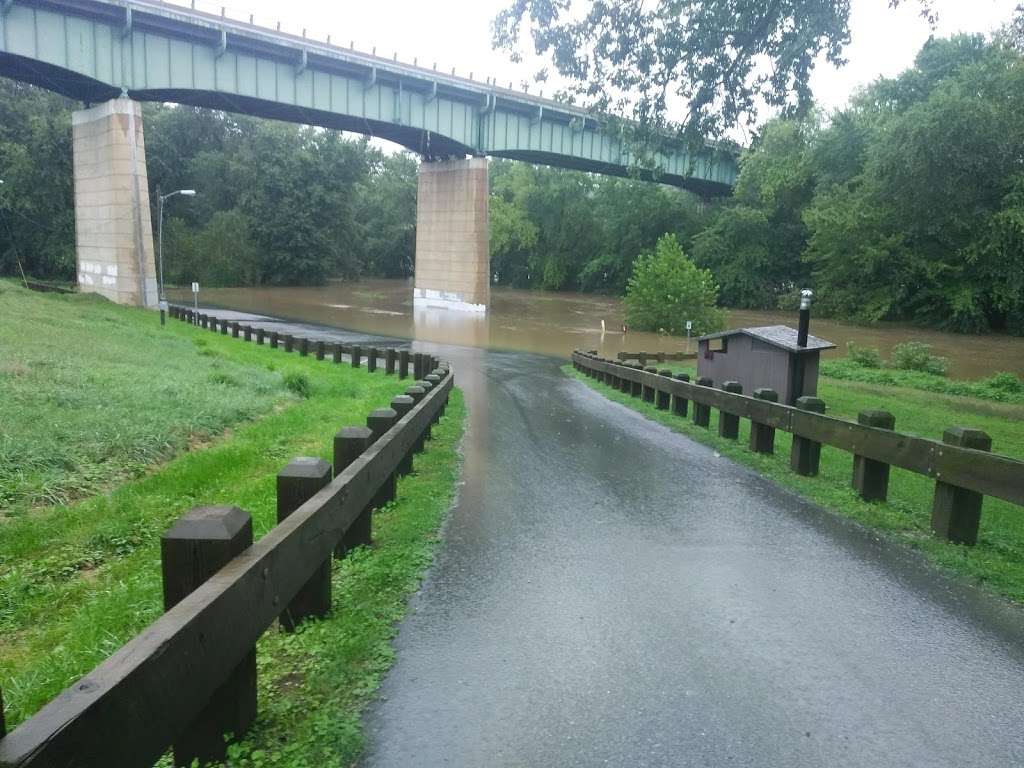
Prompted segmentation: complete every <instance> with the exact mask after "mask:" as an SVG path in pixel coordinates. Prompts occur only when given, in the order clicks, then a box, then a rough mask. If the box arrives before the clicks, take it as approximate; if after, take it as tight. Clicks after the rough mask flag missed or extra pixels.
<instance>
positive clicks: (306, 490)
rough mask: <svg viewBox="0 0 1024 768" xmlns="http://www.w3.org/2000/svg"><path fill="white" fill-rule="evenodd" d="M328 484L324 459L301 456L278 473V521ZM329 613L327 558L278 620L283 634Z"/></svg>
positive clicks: (329, 577)
mask: <svg viewBox="0 0 1024 768" xmlns="http://www.w3.org/2000/svg"><path fill="white" fill-rule="evenodd" d="M329 482H331V465H330V464H328V463H327V462H326V461H324V460H323V459H317V458H313V457H309V456H300V457H298V458H296V459H292V460H291V461H290V462H289V463H288V466H286V467H285V468H284V469H282V470H281V471H280V472H278V473H277V522H279V523H280V522H281V521H283V520H284V519H285V518H287V517H288V515H290V514H291V513H292V512H294V511H295V510H296V509H298V508H299V507H301V506H302V505H303V504H305V503H306V502H307V501H309V499H311V498H312V497H313V496H315V495H316V493H317V491H319V490H320V489H321V488H323V487H324V486H325V485H327V484H328V483H329ZM330 610H331V560H330V558H328V559H327V560H326V561H325V562H323V563H321V564H320V567H319V568H317V569H316V571H314V572H313V575H312V576H310V577H309V581H307V582H306V583H305V584H303V585H302V587H301V588H300V589H299V591H298V592H296V593H295V597H293V598H292V599H291V601H290V602H289V603H288V606H287V607H286V608H285V610H284V612H283V613H282V614H281V616H280V618H279V621H280V622H281V626H282V627H283V628H284V630H285V631H286V632H294V631H295V627H296V626H297V625H298V624H299V622H301V621H302V620H303V619H305V618H306V617H307V616H326V615H327V613H328V611H330Z"/></svg>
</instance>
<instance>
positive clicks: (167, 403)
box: [0, 281, 289, 518]
mask: <svg viewBox="0 0 1024 768" xmlns="http://www.w3.org/2000/svg"><path fill="white" fill-rule="evenodd" d="M0 317H2V318H3V322H0V518H2V517H3V516H11V515H19V514H23V513H25V512H26V511H27V510H29V509H30V508H32V507H34V506H38V505H48V504H56V503H65V502H68V501H71V500H74V499H78V498H84V497H86V496H91V495H93V494H95V493H98V492H100V491H102V490H104V489H105V488H109V487H111V486H112V485H113V484H114V483H116V482H117V481H119V480H123V479H125V478H128V477H136V476H138V475H140V474H141V473H142V472H144V471H145V470H146V468H147V467H149V466H151V465H152V464H153V463H154V462H157V461H161V460H163V459H166V458H169V457H170V456H172V455H174V454H176V453H178V452H179V451H181V450H182V449H183V448H186V447H187V446H188V445H189V444H190V443H196V442H202V441H204V440H207V439H209V438H210V437H211V436H213V435H216V434H219V433H220V432H222V431H223V430H224V429H225V428H227V427H229V426H231V425H233V424H237V423H239V422H241V421H245V420H247V419H251V418H253V417H255V416H257V415H258V414H261V413H264V412H265V411H267V410H269V409H270V408H272V407H273V406H274V405H275V404H276V403H281V402H284V401H286V400H288V399H289V394H288V390H287V389H286V387H285V385H284V382H283V380H282V377H281V375H280V374H279V373H275V372H274V371H271V370H268V369H267V368H266V367H265V366H264V365H262V364H254V361H248V362H246V361H242V362H239V361H238V360H237V359H236V358H234V357H232V356H229V355H224V354H222V352H221V349H222V346H223V345H219V344H213V343H211V342H212V340H211V339H209V338H207V337H202V338H196V336H195V335H194V334H183V333H181V329H180V328H177V327H174V326H173V323H172V326H168V328H169V329H170V330H168V329H161V328H160V325H159V322H155V318H156V315H155V313H133V312H132V311H130V310H127V309H126V308H124V307H119V306H116V305H113V304H110V303H108V302H106V301H104V300H103V299H100V298H98V297H96V296H88V295H66V296H61V295H57V294H40V293H35V292H32V291H29V290H27V289H25V288H22V287H20V286H18V285H17V284H15V283H11V282H8V281H0ZM210 335H211V336H212V334H210ZM197 344H199V345H200V346H201V348H199V347H197Z"/></svg>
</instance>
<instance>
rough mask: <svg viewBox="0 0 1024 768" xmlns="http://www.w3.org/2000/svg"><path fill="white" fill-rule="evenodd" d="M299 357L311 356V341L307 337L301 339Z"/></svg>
mask: <svg viewBox="0 0 1024 768" xmlns="http://www.w3.org/2000/svg"><path fill="white" fill-rule="evenodd" d="M299 355H300V356H301V357H308V356H309V339H307V338H306V337H305V336H303V337H302V338H301V339H299Z"/></svg>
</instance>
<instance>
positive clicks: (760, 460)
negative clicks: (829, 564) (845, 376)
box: [565, 366, 1024, 601]
mask: <svg viewBox="0 0 1024 768" xmlns="http://www.w3.org/2000/svg"><path fill="white" fill-rule="evenodd" d="M565 370H566V371H567V372H569V374H570V375H573V376H577V377H578V378H580V379H581V380H582V381H584V382H585V383H587V384H589V385H591V386H593V387H594V388H596V389H598V390H599V391H600V392H601V393H602V394H604V395H605V396H607V397H609V398H610V399H612V400H615V401H616V402H620V403H623V404H625V405H627V406H629V407H631V408H634V409H636V410H638V411H640V412H641V413H643V414H645V415H646V416H647V417H648V418H650V419H652V420H654V421H658V422H660V423H662V424H665V425H666V426H668V427H670V428H672V429H674V430H676V431H678V432H682V433H683V434H686V435H689V436H691V437H694V438H696V439H698V440H700V441H701V442H704V443H707V444H709V445H712V446H714V447H715V448H716V449H717V450H718V451H719V452H721V453H722V454H723V455H725V456H729V457H730V458H732V459H735V460H737V461H739V462H741V463H744V464H747V465H749V466H752V467H754V468H755V469H757V470H758V471H760V472H761V473H762V474H765V475H767V476H768V477H771V478H773V479H774V480H776V481H777V482H778V483H779V484H780V485H783V486H786V487H788V488H791V489H793V490H795V491H797V492H798V493H800V494H801V495H803V496H805V497H807V498H808V499H811V500H813V501H815V502H817V503H819V504H821V505H823V506H825V507H827V508H828V509H831V510H833V511H835V512H838V513H840V514H842V515H845V516H847V517H851V518H853V519H855V520H857V521H859V522H860V523H863V524H864V525H868V526H870V527H873V528H876V529H879V530H881V531H884V532H886V533H887V534H888V535H891V536H895V537H896V538H898V539H900V540H902V541H904V542H906V543H908V544H910V545H911V546H913V547H916V548H918V549H920V550H922V551H923V552H925V553H926V554H927V555H928V557H930V558H931V559H932V560H933V561H935V562H937V563H940V564H942V565H943V566H946V567H949V568H952V569H954V570H956V571H958V572H960V573H962V574H966V575H968V576H970V577H972V578H975V579H978V580H979V581H981V582H984V583H986V584H987V585H988V586H989V587H991V588H992V589H993V590H995V591H996V592H998V593H1000V594H1002V595H1005V596H1007V597H1010V598H1012V599H1014V600H1017V601H1024V509H1021V508H1020V507H1017V506H1015V505H1013V504H1009V503H1007V502H1003V501H1000V500H998V499H992V498H986V499H985V503H984V507H983V511H982V522H981V532H980V541H979V544H978V546H977V547H974V548H969V547H962V546H955V545H952V544H948V543H945V542H941V541H937V540H936V539H934V538H932V536H931V535H930V533H929V524H930V519H931V503H932V494H933V491H934V483H933V482H932V481H930V480H928V479H927V478H925V477H922V476H920V475H916V474H913V473H911V472H906V471H904V470H901V469H898V468H895V467H894V468H893V469H892V471H891V476H890V482H889V499H888V501H887V502H885V503H867V502H864V501H861V500H860V499H859V498H858V497H857V496H856V494H855V493H854V492H853V490H852V488H851V487H850V480H851V476H852V464H853V461H852V456H851V455H850V454H848V453H846V452H845V451H840V450H837V449H834V448H829V447H828V446H824V447H823V448H822V452H821V474H820V475H819V476H818V477H814V478H805V477H800V476H799V475H796V474H794V473H793V472H791V471H790V469H789V451H790V446H791V444H792V437H791V435H789V434H787V433H785V432H777V433H776V438H775V455H774V456H771V457H765V456H760V455H758V454H754V453H752V452H751V451H750V450H748V448H747V445H748V441H749V437H750V422H749V421H747V420H745V419H744V420H741V421H740V439H739V442H738V443H734V442H732V441H729V440H723V439H722V438H719V437H718V412H717V411H712V417H711V428H710V429H707V430H705V429H703V428H699V427H695V426H694V424H693V421H692V420H691V418H687V419H682V418H679V417H676V416H672V415H671V414H670V413H669V412H665V411H659V410H657V409H656V408H655V407H654V406H653V405H650V404H648V403H643V402H641V401H640V400H637V399H633V398H632V397H630V396H629V395H623V394H622V393H620V392H617V391H615V390H613V389H611V387H608V386H606V385H604V384H599V383H597V382H596V381H593V380H592V379H589V378H586V377H584V376H582V375H581V374H577V373H576V371H574V370H573V369H572V367H571V366H567V367H566V369H565ZM818 389H819V392H818V394H819V396H820V397H821V398H822V399H824V400H825V402H826V404H827V405H828V412H829V414H830V415H833V416H838V417H842V418H848V419H855V418H856V416H857V412H858V411H859V410H863V409H868V408H882V409H885V410H888V411H891V412H892V413H893V414H894V415H895V416H896V428H897V429H899V430H901V431H904V432H910V433H913V434H918V435H924V436H928V437H940V436H941V434H942V431H943V430H944V429H946V428H947V427H950V426H953V425H957V424H959V425H964V426H972V427H977V428H980V429H983V430H985V431H986V432H988V433H989V434H990V435H991V436H992V441H993V449H994V450H995V451H997V452H999V453H1003V454H1006V455H1009V456H1014V457H1017V458H1024V407H1022V406H1019V405H1006V404H1000V403H993V402H988V401H982V400H976V399H972V398H965V397H952V396H944V395H937V394H933V393H928V392H921V391H917V390H913V389H906V388H900V387H885V386H877V385H871V384H863V383H859V382H849V381H839V380H835V379H822V380H821V381H820V382H819V386H818ZM691 415H692V414H691Z"/></svg>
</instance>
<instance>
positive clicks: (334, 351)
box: [331, 342, 342, 364]
mask: <svg viewBox="0 0 1024 768" xmlns="http://www.w3.org/2000/svg"><path fill="white" fill-rule="evenodd" d="M341 352H342V345H341V343H340V342H339V343H337V344H332V345H331V360H333V361H334V363H335V364H337V363H340V362H341Z"/></svg>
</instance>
